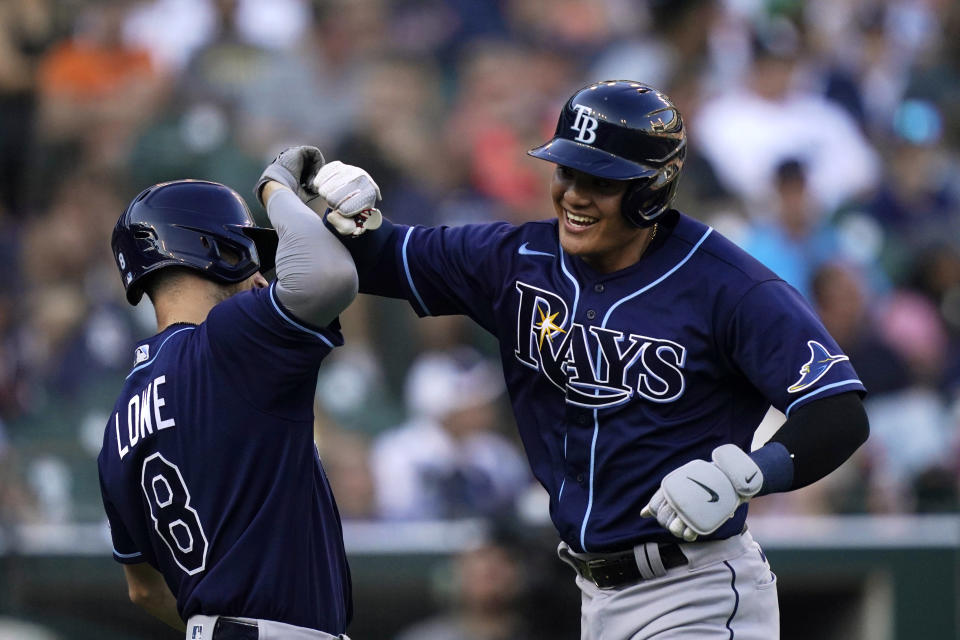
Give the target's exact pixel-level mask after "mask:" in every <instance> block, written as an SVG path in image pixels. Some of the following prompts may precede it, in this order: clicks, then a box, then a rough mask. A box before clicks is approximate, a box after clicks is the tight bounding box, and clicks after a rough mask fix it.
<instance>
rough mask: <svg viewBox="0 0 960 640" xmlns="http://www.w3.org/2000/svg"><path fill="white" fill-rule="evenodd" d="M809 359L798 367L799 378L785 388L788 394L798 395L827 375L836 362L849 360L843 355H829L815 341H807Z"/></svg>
mask: <svg viewBox="0 0 960 640" xmlns="http://www.w3.org/2000/svg"><path fill="white" fill-rule="evenodd" d="M807 347H809V349H810V359H809V360H807V361H806V362H805V363H804V364H803V366H802V367H800V377H799V378H798V379H797V381H796V382H794V383H793V384H792V385H790V386H789V387H787V392H788V393H799V392H801V391H803V390H805V389H809V388H810V387H812V386H813V385H814V384H815V383H816V382H817V381H818V380H820V378H822V377H823V376H825V375H826V374H827V371H829V370H830V368H831V367H832V366H833V365H835V364H837V363H838V362H843V361H845V360H850V358H848V357H847V356H845V355H842V354H837V355H834V354H832V353H830V352H829V351H828V350H827V348H826V347H825V346H823V345H822V344H820V343H819V342H817V341H816V340H808V341H807Z"/></svg>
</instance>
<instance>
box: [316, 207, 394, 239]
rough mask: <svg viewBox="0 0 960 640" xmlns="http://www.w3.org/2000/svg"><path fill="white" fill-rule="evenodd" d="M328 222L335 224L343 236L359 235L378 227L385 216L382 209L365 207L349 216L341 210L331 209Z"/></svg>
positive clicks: (334, 226) (335, 227)
mask: <svg viewBox="0 0 960 640" xmlns="http://www.w3.org/2000/svg"><path fill="white" fill-rule="evenodd" d="M327 222H329V223H330V224H331V225H333V228H334V229H336V230H337V233H339V234H340V235H342V236H354V237H355V236H359V235H361V234H362V233H365V232H367V231H373V230H374V229H378V228H379V227H380V225H381V224H382V223H383V216H382V215H381V214H380V209H376V208H373V209H364V210H363V211H359V212H357V213H355V214H353V215H352V216H350V217H347V216H345V215H343V214H341V213H340V212H339V211H331V212H329V213H328V214H327Z"/></svg>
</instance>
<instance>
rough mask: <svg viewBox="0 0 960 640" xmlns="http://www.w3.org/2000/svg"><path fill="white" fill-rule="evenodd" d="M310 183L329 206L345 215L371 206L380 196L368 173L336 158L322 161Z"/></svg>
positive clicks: (378, 189)
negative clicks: (330, 160)
mask: <svg viewBox="0 0 960 640" xmlns="http://www.w3.org/2000/svg"><path fill="white" fill-rule="evenodd" d="M313 186H314V188H315V189H316V191H317V193H318V194H320V197H321V198H323V199H324V200H325V201H326V203H327V206H328V207H330V208H331V209H333V210H334V211H336V212H338V213H339V214H340V215H342V216H344V217H346V218H352V217H353V216H355V215H357V214H358V213H361V212H364V211H370V210H372V209H373V208H374V206H375V205H376V203H377V200H379V199H380V187H378V186H377V183H376V182H374V181H373V178H371V177H370V174H369V173H367V172H366V171H364V170H363V169H361V168H360V167H355V166H353V165H349V164H343V163H342V162H340V161H339V160H334V161H333V162H329V163H327V164H325V165H323V167H322V168H321V169H320V171H319V172H317V175H316V177H315V178H314V179H313Z"/></svg>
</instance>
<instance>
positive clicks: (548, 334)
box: [533, 305, 566, 349]
mask: <svg viewBox="0 0 960 640" xmlns="http://www.w3.org/2000/svg"><path fill="white" fill-rule="evenodd" d="M537 313H539V314H540V322H538V323H537V324H535V325H533V328H534V329H537V330H539V331H540V342H539V345H538V348H539V349H543V339H544V338H548V339H549V340H551V341H552V340H553V336H555V335H556V334H557V333H566V331H564V330H563V329H561V328H560V326H559V325H557V324H554V322H553V321H554V320H555V319H556V317H557V316H558V315H560V312H559V311H558V312H557V313H554V314H551V315H549V316H548V315H547V314H545V313H544V312H543V308H542V307H541V306H540V305H537Z"/></svg>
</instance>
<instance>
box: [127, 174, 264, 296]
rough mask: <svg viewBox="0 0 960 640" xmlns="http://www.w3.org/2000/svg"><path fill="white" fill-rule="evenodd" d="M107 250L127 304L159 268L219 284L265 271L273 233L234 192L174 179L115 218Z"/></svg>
mask: <svg viewBox="0 0 960 640" xmlns="http://www.w3.org/2000/svg"><path fill="white" fill-rule="evenodd" d="M110 246H111V247H112V248H113V257H114V259H115V260H116V261H117V267H118V268H119V269H120V276H121V278H123V286H124V287H125V288H126V291H127V300H128V301H129V302H130V304H137V303H138V302H140V299H141V297H142V296H143V279H144V278H145V277H146V276H148V275H149V274H151V273H154V272H155V271H158V270H160V269H163V268H164V267H186V268H188V269H193V270H195V271H197V272H199V273H200V274H201V275H203V276H205V277H207V278H210V279H211V280H214V281H216V282H222V283H232V282H240V281H242V280H245V279H247V278H249V277H250V276H252V275H253V274H254V273H256V272H257V271H268V270H269V269H272V268H273V261H274V258H275V256H276V251H277V234H276V231H274V230H273V229H268V228H265V227H258V226H257V225H256V224H255V223H254V220H253V216H252V215H251V214H250V210H249V209H248V208H247V204H246V203H245V202H244V201H243V198H241V197H240V194H238V193H237V192H236V191H234V190H233V189H231V188H229V187H227V186H224V185H222V184H219V183H217V182H206V181H203V180H177V181H174V182H162V183H160V184H156V185H153V186H152V187H150V188H149V189H146V190H145V191H143V192H142V193H141V194H140V195H138V196H137V197H136V198H134V199H133V202H131V203H130V206H128V207H127V210H126V211H125V212H124V213H123V215H122V216H120V219H119V220H117V226H116V227H114V229H113V237H112V238H111V240H110ZM225 250H226V254H225Z"/></svg>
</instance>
